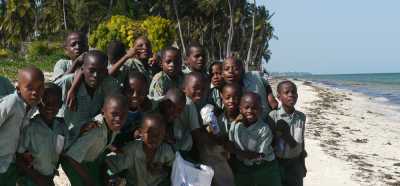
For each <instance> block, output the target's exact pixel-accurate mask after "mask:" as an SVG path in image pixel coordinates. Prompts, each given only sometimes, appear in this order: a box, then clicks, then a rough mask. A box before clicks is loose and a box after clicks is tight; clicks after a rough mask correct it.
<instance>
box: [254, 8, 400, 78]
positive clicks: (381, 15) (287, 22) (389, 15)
mask: <svg viewBox="0 0 400 186" xmlns="http://www.w3.org/2000/svg"><path fill="white" fill-rule="evenodd" d="M257 4H258V5H265V6H266V7H267V9H268V10H270V11H271V12H275V15H274V16H273V18H272V24H273V26H274V27H275V34H276V35H277V36H278V37H279V39H278V40H273V41H271V42H270V47H271V50H272V58H271V60H270V61H269V64H268V67H269V70H270V71H275V72H288V71H298V72H311V73H316V74H345V73H383V72H400V24H399V20H400V9H399V8H400V0H290V1H289V0H258V1H257Z"/></svg>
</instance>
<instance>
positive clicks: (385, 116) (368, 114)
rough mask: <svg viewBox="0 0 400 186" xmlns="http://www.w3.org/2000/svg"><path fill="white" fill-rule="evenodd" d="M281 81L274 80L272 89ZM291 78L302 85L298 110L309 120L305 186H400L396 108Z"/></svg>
mask: <svg viewBox="0 0 400 186" xmlns="http://www.w3.org/2000/svg"><path fill="white" fill-rule="evenodd" d="M280 80H281V79H273V81H272V83H271V84H272V86H273V87H276V84H277V81H280ZM291 80H292V81H293V82H294V83H295V84H296V85H297V86H298V94H299V99H298V103H297V106H296V108H297V109H298V110H300V111H302V112H304V113H305V114H306V116H307V122H306V132H305V138H306V139H305V145H306V150H307V152H308V154H309V157H308V158H307V159H306V164H307V167H308V173H307V177H306V178H305V179H304V185H327V186H330V185H332V186H333V185H400V156H399V155H398V154H399V152H400V127H399V124H400V110H397V109H396V108H397V106H393V105H388V104H387V103H384V102H379V101H377V100H374V98H373V97H370V96H367V95H365V94H363V93H358V92H353V91H350V90H343V89H338V88H333V87H329V86H326V85H323V84H321V83H318V82H312V81H308V80H301V79H291ZM273 89H274V90H275V89H276V88H273Z"/></svg>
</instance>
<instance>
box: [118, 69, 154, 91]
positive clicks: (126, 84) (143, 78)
mask: <svg viewBox="0 0 400 186" xmlns="http://www.w3.org/2000/svg"><path fill="white" fill-rule="evenodd" d="M131 79H137V80H140V81H142V82H144V83H145V85H146V89H147V86H148V82H147V79H146V76H145V75H144V74H143V73H142V72H139V71H132V72H129V74H128V76H127V77H126V78H125V79H124V84H123V86H122V88H123V90H128V89H129V80H131Z"/></svg>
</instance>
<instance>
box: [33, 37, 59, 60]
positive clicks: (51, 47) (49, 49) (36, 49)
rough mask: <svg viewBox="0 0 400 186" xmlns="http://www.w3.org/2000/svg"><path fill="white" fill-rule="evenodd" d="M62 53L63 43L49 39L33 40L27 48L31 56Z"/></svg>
mask: <svg viewBox="0 0 400 186" xmlns="http://www.w3.org/2000/svg"><path fill="white" fill-rule="evenodd" d="M62 53H63V50H62V48H61V43H49V42H48V41H33V42H32V43H30V44H29V45H28V48H27V56H28V57H29V58H33V57H41V56H47V55H50V54H62Z"/></svg>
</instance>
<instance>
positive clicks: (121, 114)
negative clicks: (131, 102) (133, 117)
mask: <svg viewBox="0 0 400 186" xmlns="http://www.w3.org/2000/svg"><path fill="white" fill-rule="evenodd" d="M102 111H103V116H104V119H105V121H106V123H107V126H108V128H109V129H110V130H112V131H114V132H116V131H119V130H120V129H121V127H122V125H123V124H124V123H125V121H126V118H127V117H128V109H127V108H124V106H123V105H122V104H120V103H119V102H118V101H113V100H111V101H109V102H108V103H107V104H106V105H104V107H103V110H102Z"/></svg>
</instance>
